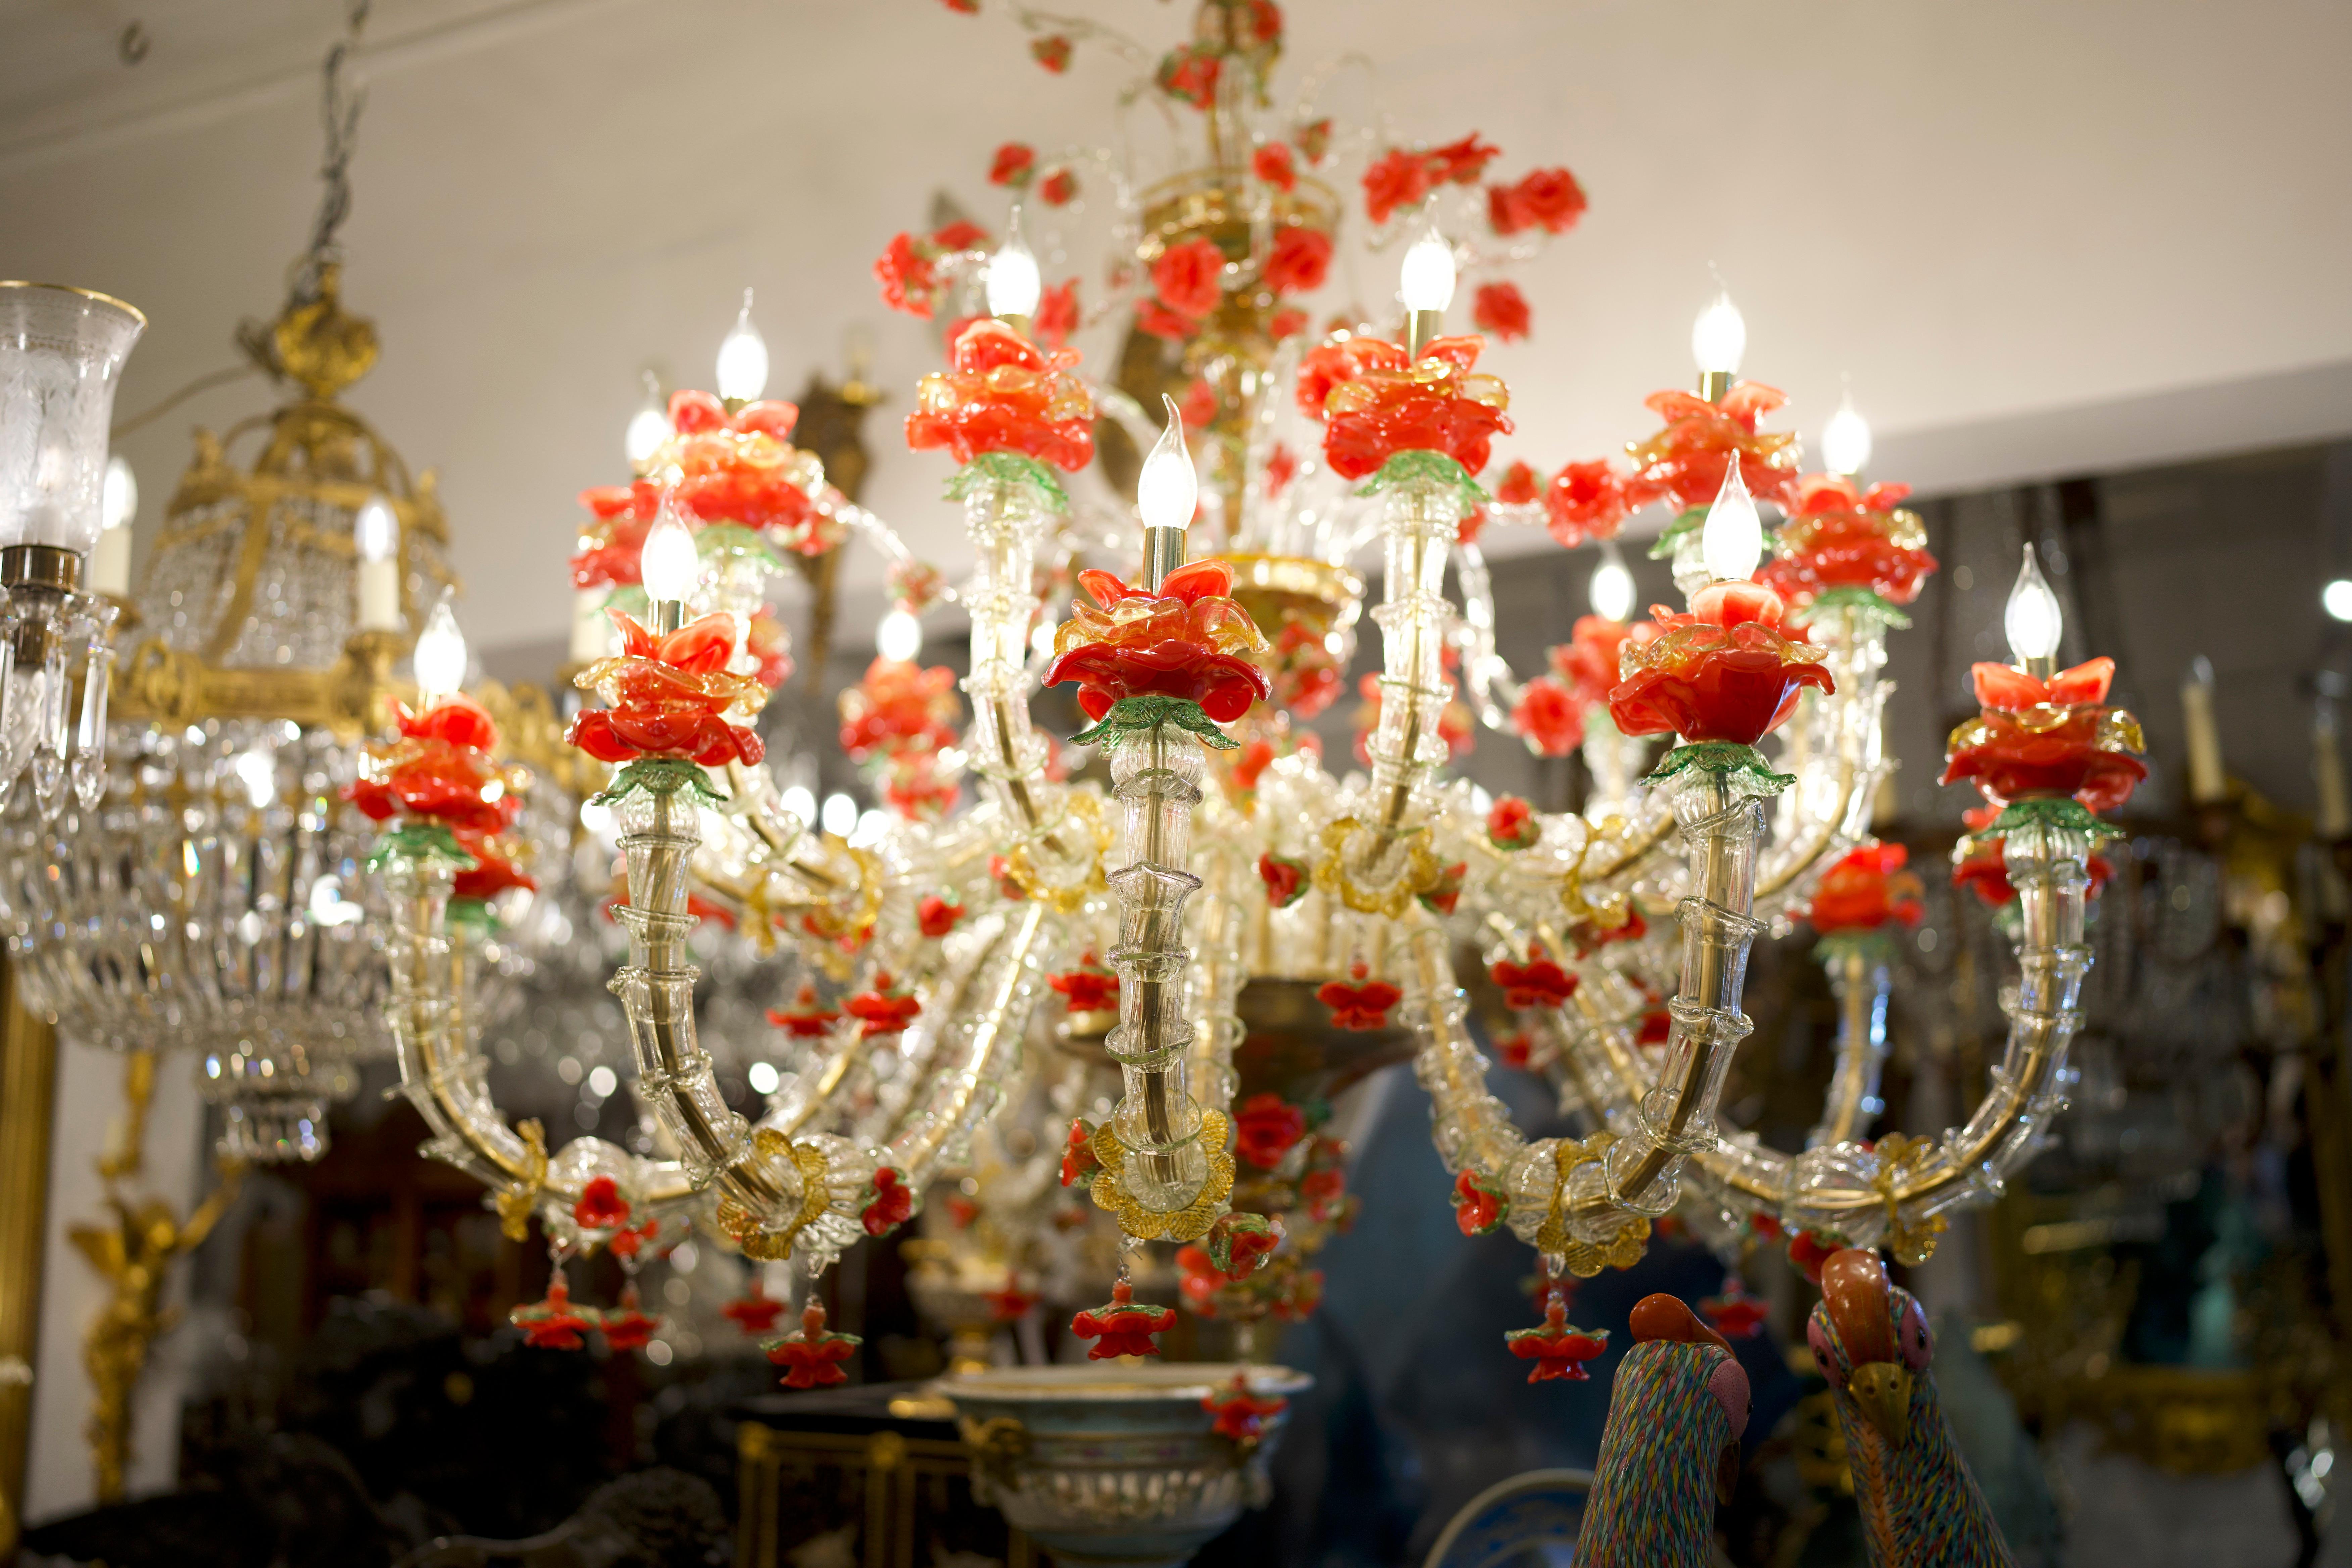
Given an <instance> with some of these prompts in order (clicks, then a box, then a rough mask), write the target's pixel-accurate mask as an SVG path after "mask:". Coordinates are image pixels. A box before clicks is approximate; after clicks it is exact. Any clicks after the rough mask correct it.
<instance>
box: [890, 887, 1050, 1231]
mask: <svg viewBox="0 0 2352 1568" xmlns="http://www.w3.org/2000/svg"><path fill="white" fill-rule="evenodd" d="M1066 945H1067V937H1066V932H1065V931H1064V930H1063V927H1062V922H1061V921H1059V920H1057V919H1055V917H1053V916H1052V915H1051V914H1050V913H1049V912H1048V911H1047V910H1046V909H1045V905H1043V904H1042V903H1039V902H1037V901H1036V900H1025V901H1024V902H1023V903H1022V904H1021V905H1020V906H1019V908H1018V910H1017V911H1016V912H1013V913H1012V914H1010V915H1009V916H1007V918H1006V920H1005V923H1004V929H1003V934H1002V935H1001V936H999V937H998V938H997V939H996V940H994V941H992V942H990V943H988V945H987V950H986V952H987V956H986V962H985V963H983V964H982V967H981V970H980V973H979V975H978V977H977V980H976V983H975V984H974V985H973V986H972V988H971V990H972V995H973V997H974V1004H975V1005H973V1006H972V1007H971V1008H968V1009H960V1010H959V1011H958V1013H957V1014H956V1016H955V1018H954V1021H953V1023H952V1024H951V1025H950V1031H951V1034H950V1040H949V1042H948V1043H949V1044H950V1047H951V1059H950V1061H949V1062H948V1063H947V1064H946V1066H945V1068H944V1070H942V1071H940V1072H938V1073H935V1074H933V1075H931V1078H930V1087H929V1093H928V1094H927V1095H926V1096H925V1098H924V1100H923V1102H922V1105H921V1108H920V1110H919V1111H918V1112H917V1113H916V1115H915V1116H914V1117H913V1119H912V1120H911V1121H908V1124H907V1125H906V1127H905V1128H904V1129H903V1130H902V1131H900V1132H899V1133H898V1136H897V1137H895V1138H893V1139H892V1140H891V1142H890V1144H889V1152H888V1157H887V1160H886V1161H885V1163H887V1164H890V1165H894V1166H896V1167H897V1168H898V1170H899V1171H900V1172H902V1173H904V1174H905V1175H906V1177H907V1180H908V1184H909V1185H910V1186H912V1187H914V1188H915V1189H916V1190H918V1191H920V1190H921V1189H922V1188H923V1187H924V1186H925V1185H926V1184H928V1183H929V1182H930V1181H931V1179H932V1178H934V1177H935V1176H937V1175H939V1174H940V1172H942V1171H944V1170H946V1169H947V1168H948V1167H950V1166H952V1165H956V1164H960V1163H962V1162H963V1161H965V1160H966V1159H967V1158H968V1157H969V1152H970V1149H971V1136H972V1133H973V1131H975V1130H977V1129H978V1127H979V1126H980V1124H981V1123H982V1122H983V1121H986V1120H988V1118H989V1117H990V1116H991V1115H992V1114H993V1113H994V1112H995V1110H996V1108H997V1105H998V1103H999V1102H1000V1100H1002V1099H1003V1094H1004V1089H1005V1086H1006V1085H1008V1084H1010V1083H1012V1082H1013V1080H1014V1079H1016V1077H1017V1076H1018V1075H1019V1072H1020V1068H1021V1042H1022V1037H1023V1036H1024V1034H1025V1033H1026V1031H1027V1028H1028V1023H1029V1015H1030V1014H1031V1012H1032V1011H1033V1010H1034V1008H1035V1007H1036V1005H1037V1000H1038V998H1039V996H1041V995H1042V994H1044V993H1045V971H1046V969H1047V968H1048V966H1049V965H1051V964H1052V963H1055V962H1056V958H1057V955H1058V954H1059V953H1060V952H1062V950H1063V949H1064V948H1065V947H1066Z"/></svg>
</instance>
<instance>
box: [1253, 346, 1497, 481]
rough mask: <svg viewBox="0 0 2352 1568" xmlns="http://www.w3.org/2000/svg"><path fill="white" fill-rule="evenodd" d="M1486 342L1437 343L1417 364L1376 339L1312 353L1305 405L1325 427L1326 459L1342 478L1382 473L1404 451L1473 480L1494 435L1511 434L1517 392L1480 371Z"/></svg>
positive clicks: (1303, 383) (1303, 368) (1302, 383)
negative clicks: (1442, 461)
mask: <svg viewBox="0 0 2352 1568" xmlns="http://www.w3.org/2000/svg"><path fill="white" fill-rule="evenodd" d="M1485 346H1486V342H1485V340H1484V339H1482V338H1476V337H1466V338H1437V339H1434V340H1433V341H1432V342H1430V343H1429V344H1428V345H1427V346H1425V347H1424V348H1423V350H1422V351H1421V357H1420V358H1418V359H1412V358H1408V357H1407V355H1406V353H1405V352H1404V350H1403V349H1402V348H1400V347H1398V346H1397V345H1396V344H1394V343H1391V342H1381V340H1380V339H1378V338H1349V339H1347V340H1345V341H1343V342H1338V343H1329V344H1326V345H1324V346H1323V347H1321V348H1318V349H1314V350H1312V351H1310V352H1309V353H1307V357H1306V359H1305V360H1304V361H1303V362H1301V363H1300V365H1299V368H1298V402H1299V406H1300V407H1301V408H1302V409H1304V410H1306V411H1307V413H1309V414H1311V415H1314V416H1316V417H1318V418H1320V419H1322V420H1323V421H1324V422H1325V426H1326V427H1325V429H1324V432H1323V454H1324V456H1325V457H1326V458H1328V459H1329V460H1330V464H1331V468H1332V471H1333V472H1335V473H1337V474H1339V477H1340V478H1342V479H1363V478H1365V477H1366V476H1368V475H1370V474H1375V473H1378V472H1379V471H1380V468H1381V464H1383V463H1385V462H1387V461H1388V460H1389V459H1390V458H1391V457H1394V456H1395V455H1396V454H1397V453H1399V452H1416V451H1427V452H1443V453H1444V454H1445V456H1447V457H1449V458H1453V459H1454V461H1455V462H1457V463H1459V464H1461V465H1462V467H1463V468H1465V470H1466V471H1468V472H1470V473H1472V474H1475V473H1477V472H1478V471H1479V470H1480V469H1482V468H1485V467H1486V460H1487V458H1489V457H1490V456H1492V454H1493V445H1494V438H1495V437H1496V436H1498V435H1503V436H1507V435H1508V434H1510V431H1511V420H1510V416H1508V415H1507V414H1506V413H1505V412H1504V410H1505V409H1507V408H1508V407H1509V406H1510V402H1511V398H1510V394H1509V392H1508V391H1507V390H1506V389H1505V387H1504V385H1503V383H1502V380H1501V379H1500V378H1499V377H1496V376H1492V375H1478V374H1474V373H1473V371H1472V367H1473V366H1474V365H1475V364H1476V363H1478V353H1479V351H1480V350H1481V349H1482V348H1484V347H1485Z"/></svg>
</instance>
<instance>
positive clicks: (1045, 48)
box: [1029, 33, 1070, 76]
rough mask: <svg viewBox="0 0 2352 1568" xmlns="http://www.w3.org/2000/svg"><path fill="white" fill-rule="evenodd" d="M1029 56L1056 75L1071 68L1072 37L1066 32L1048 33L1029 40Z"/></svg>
mask: <svg viewBox="0 0 2352 1568" xmlns="http://www.w3.org/2000/svg"><path fill="white" fill-rule="evenodd" d="M1029 58H1031V59H1034V60H1035V61H1036V62H1037V63H1038V64H1039V65H1041V66H1044V67H1045V68H1046V69H1047V70H1049V71H1052V72H1053V73H1054V74H1055V76H1059V75H1061V74H1062V73H1063V72H1064V71H1066V70H1068V69H1069V68H1070V39H1069V36H1068V35H1067V34H1066V33H1048V34H1046V35H1045V37H1042V38H1032V39H1030V40H1029Z"/></svg>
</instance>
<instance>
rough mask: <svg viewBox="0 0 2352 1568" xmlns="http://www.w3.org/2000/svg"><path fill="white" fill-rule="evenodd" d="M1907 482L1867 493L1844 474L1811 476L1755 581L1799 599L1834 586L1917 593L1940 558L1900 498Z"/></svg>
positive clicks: (1892, 597)
mask: <svg viewBox="0 0 2352 1568" xmlns="http://www.w3.org/2000/svg"><path fill="white" fill-rule="evenodd" d="M1910 493H1911V487H1910V486H1909V485H1873V486H1871V487H1870V489H1869V490H1868V491H1867V492H1864V491H1862V490H1859V489H1856V488H1855V485H1854V482H1853V480H1852V479H1848V478H1846V477H1845V476H1844V475H1843V474H1808V475H1806V476H1805V477H1804V478H1803V479H1800V480H1798V481H1797V491H1796V500H1795V502H1794V504H1793V506H1792V507H1791V509H1790V513H1789V520H1788V521H1786V522H1784V523H1782V524H1781V525H1780V532H1779V534H1778V535H1776V536H1775V538H1774V541H1773V546H1772V559H1771V560H1770V561H1768V562H1766V563H1765V564H1764V570H1763V572H1762V573H1760V574H1759V577H1758V580H1759V582H1762V583H1765V584H1769V586H1771V587H1772V588H1774V589H1776V590H1778V591H1779V592H1780V595H1782V596H1783V597H1785V598H1787V599H1788V600H1789V602H1790V603H1791V604H1795V605H1801V604H1805V603H1807V602H1809V601H1811V599H1812V598H1813V597H1814V596H1815V595H1818V594H1820V593H1822V592H1823V591H1824V590H1826V589H1830V588H1867V589H1869V590H1870V591H1871V592H1872V593H1874V594H1876V595H1878V596H1879V597H1880V598H1882V599H1885V601H1886V602H1887V603H1889V604H1891V605H1907V604H1909V603H1911V602H1912V601H1913V600H1914V599H1916V598H1917V597H1918V596H1919V590H1920V588H1921V587H1922V586H1923V585H1924V584H1926V583H1927V574H1929V573H1930V572H1933V571H1934V570H1935V569H1936V558H1935V557H1934V556H1932V555H1930V554H1928V553H1927V525H1926V524H1924V523H1922V522H1921V521H1919V518H1918V514H1917V513H1916V512H1910V511H1906V510H1902V508H1901V506H1900V505H1899V504H1898V503H1900V502H1901V501H1902V500H1903V499H1904V498H1905V497H1906V496H1908V495H1909V494H1910Z"/></svg>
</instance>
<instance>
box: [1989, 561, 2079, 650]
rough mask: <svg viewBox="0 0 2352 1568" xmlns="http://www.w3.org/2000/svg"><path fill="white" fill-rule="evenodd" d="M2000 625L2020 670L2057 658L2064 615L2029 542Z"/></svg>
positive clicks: (2063, 628) (2064, 620) (2064, 619)
mask: <svg viewBox="0 0 2352 1568" xmlns="http://www.w3.org/2000/svg"><path fill="white" fill-rule="evenodd" d="M2000 625H2001V629H2002V630H2003V631H2005V632H2007V633H2008V634H2009V651H2010V653H2011V655H2013V656H2014V657H2015V658H2016V660H2017V663H2018V668H2021V669H2030V668H2032V667H2033V666H2034V665H2035V664H2037V663H2041V662H2043V661H2046V660H2049V659H2053V658H2057V657H2058V638H2059V636H2060V635H2061V634H2062V633H2063V632H2064V631H2065V629H2066V615H2065V611H2064V610H2063V609H2062V608H2060V606H2059V604H2058V595H2057V594H2056V592H2055V591H2053V589H2052V588H2051V586H2050V582H2049V579H2047V578H2045V577H2044V576H2042V563H2040V562H2038V561H2036V560H2035V559H2034V558H2033V546H2032V545H2031V544H2029V545H2027V546H2026V547H2025V564H2024V565H2022V566H2021V567H2019V568H2018V572H2017V585H2016V586H2015V587H2013V588H2011V590H2010V591H2009V605H2008V607H2007V608H2006V609H2004V610H2003V611H2001V615H2000Z"/></svg>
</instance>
